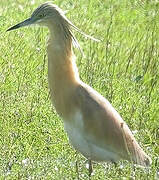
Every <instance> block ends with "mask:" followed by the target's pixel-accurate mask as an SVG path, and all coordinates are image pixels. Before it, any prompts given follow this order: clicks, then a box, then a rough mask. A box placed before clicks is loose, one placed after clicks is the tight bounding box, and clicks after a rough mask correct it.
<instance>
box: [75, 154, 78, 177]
mask: <svg viewBox="0 0 159 180" xmlns="http://www.w3.org/2000/svg"><path fill="white" fill-rule="evenodd" d="M75 158H76V173H77V179H78V180H79V171H78V152H77V151H76V152H75Z"/></svg>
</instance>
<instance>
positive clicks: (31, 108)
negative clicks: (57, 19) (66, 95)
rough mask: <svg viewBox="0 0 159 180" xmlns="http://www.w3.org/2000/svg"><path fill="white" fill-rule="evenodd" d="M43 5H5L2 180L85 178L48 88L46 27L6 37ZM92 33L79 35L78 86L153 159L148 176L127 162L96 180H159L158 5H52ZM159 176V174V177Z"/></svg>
mask: <svg viewBox="0 0 159 180" xmlns="http://www.w3.org/2000/svg"><path fill="white" fill-rule="evenodd" d="M42 2H45V1H44V0H39V1H34V0H32V1H30V0H27V1H24V0H19V1H18V0H15V1H12V0H7V1H6V0H1V3H0V42H1V45H0V179H7V180H9V179H11V180H12V179H77V174H76V169H75V162H76V160H77V159H78V163H79V174H80V178H81V179H88V171H87V169H86V165H85V164H86V163H85V161H86V160H85V158H84V157H83V156H82V155H78V157H76V154H75V151H74V150H73V149H72V147H71V146H70V145H69V143H68V139H67V136H66V134H65V132H64V129H63V123H62V120H61V119H60V117H59V116H58V115H57V114H56V112H55V110H54V109H53V110H52V105H51V102H50V100H49V93H48V92H49V91H48V82H47V57H46V43H47V39H48V38H47V36H48V30H47V28H40V27H30V28H23V29H19V30H17V31H12V32H7V33H6V32H5V31H6V29H7V28H9V27H10V26H12V25H14V24H16V23H18V22H20V21H22V20H24V19H25V18H27V17H29V16H30V14H31V13H32V11H33V10H34V9H35V8H36V7H37V6H38V5H40V4H41V3H42ZM54 3H56V4H57V5H59V6H60V7H61V8H62V9H63V10H68V12H67V17H68V18H69V19H70V20H71V21H72V22H73V23H74V24H75V25H76V26H77V27H79V28H80V29H81V30H83V31H84V32H86V33H87V34H90V35H93V36H94V37H96V38H99V39H101V42H100V43H96V42H92V41H91V40H87V39H85V38H84V37H82V35H80V34H78V33H75V34H76V37H77V39H78V40H79V43H80V45H81V47H82V49H83V51H84V54H85V57H81V54H80V52H79V51H78V50H75V54H76V56H77V65H78V68H79V72H80V77H81V79H82V80H83V81H84V82H86V83H88V84H89V85H91V86H92V87H93V88H95V89H96V90H97V91H99V92H100V93H101V94H102V95H104V96H105V97H106V98H107V99H108V100H109V101H110V102H111V103H112V104H113V106H114V107H115V108H116V109H117V110H118V112H120V114H121V115H122V117H123V119H124V120H125V121H126V122H127V123H128V125H129V127H130V129H131V130H132V131H137V133H136V134H135V137H136V139H137V140H138V141H139V142H140V143H141V146H142V147H143V148H144V150H145V151H146V152H147V153H148V154H149V155H150V156H151V158H152V160H153V163H152V166H151V167H150V169H149V170H145V169H141V168H136V170H135V172H133V169H132V168H131V165H130V163H128V162H120V163H118V166H117V167H114V165H112V164H107V163H105V164H101V163H98V164H97V163H95V164H94V173H93V176H92V179H94V180H95V179H123V180H125V179H130V178H134V179H140V180H142V179H143V180H145V179H148V180H150V179H155V178H156V179H157V176H156V174H157V173H159V23H158V20H159V11H158V9H159V3H158V2H157V1H141V0H138V1H134V0H131V1H129V0H108V1H104V0H103V1H100V0H89V1H85V0H80V1H78V0H67V1H62V0H55V1H54ZM158 176H159V175H158ZM158 178H159V177H158Z"/></svg>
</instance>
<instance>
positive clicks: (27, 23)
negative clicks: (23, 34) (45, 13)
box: [7, 18, 33, 31]
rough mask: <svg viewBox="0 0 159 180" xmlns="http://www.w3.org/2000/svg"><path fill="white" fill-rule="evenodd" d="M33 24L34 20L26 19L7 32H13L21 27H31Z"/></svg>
mask: <svg viewBox="0 0 159 180" xmlns="http://www.w3.org/2000/svg"><path fill="white" fill-rule="evenodd" d="M31 24H33V22H32V19H31V18H28V19H26V20H25V21H23V22H21V23H18V24H16V25H15V26H12V27H11V28H9V29H7V31H11V30H14V29H18V28H20V27H24V26H29V25H31Z"/></svg>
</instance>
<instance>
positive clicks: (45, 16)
mask: <svg viewBox="0 0 159 180" xmlns="http://www.w3.org/2000/svg"><path fill="white" fill-rule="evenodd" d="M59 17H63V19H65V15H64V12H63V11H62V10H61V9H60V8H58V7H57V6H56V5H54V4H52V3H50V2H47V3H44V4H42V5H40V6H39V7H38V8H37V9H36V10H35V11H34V12H33V13H32V15H31V17H30V18H28V19H26V20H24V21H22V22H20V23H18V24H16V25H15V26H12V27H11V28H9V29H8V30H7V31H11V30H14V29H18V28H20V27H24V26H29V25H33V24H38V25H42V26H48V25H49V22H50V20H59Z"/></svg>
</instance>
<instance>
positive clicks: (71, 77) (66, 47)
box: [48, 28, 79, 115]
mask: <svg viewBox="0 0 159 180" xmlns="http://www.w3.org/2000/svg"><path fill="white" fill-rule="evenodd" d="M50 33H51V36H50V39H49V44H48V80H49V88H50V93H51V99H52V101H53V104H54V106H55V108H56V110H57V111H58V113H59V114H61V115H63V114H65V113H68V112H64V111H65V110H66V106H68V105H67V102H68V103H69V97H70V96H71V93H72V92H73V90H74V88H75V87H76V85H77V84H78V82H79V76H78V70H77V67H76V64H75V59H74V55H73V50H72V38H71V37H67V38H66V37H65V36H64V34H63V31H62V30H61V29H58V28H53V29H51V28H50Z"/></svg>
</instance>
